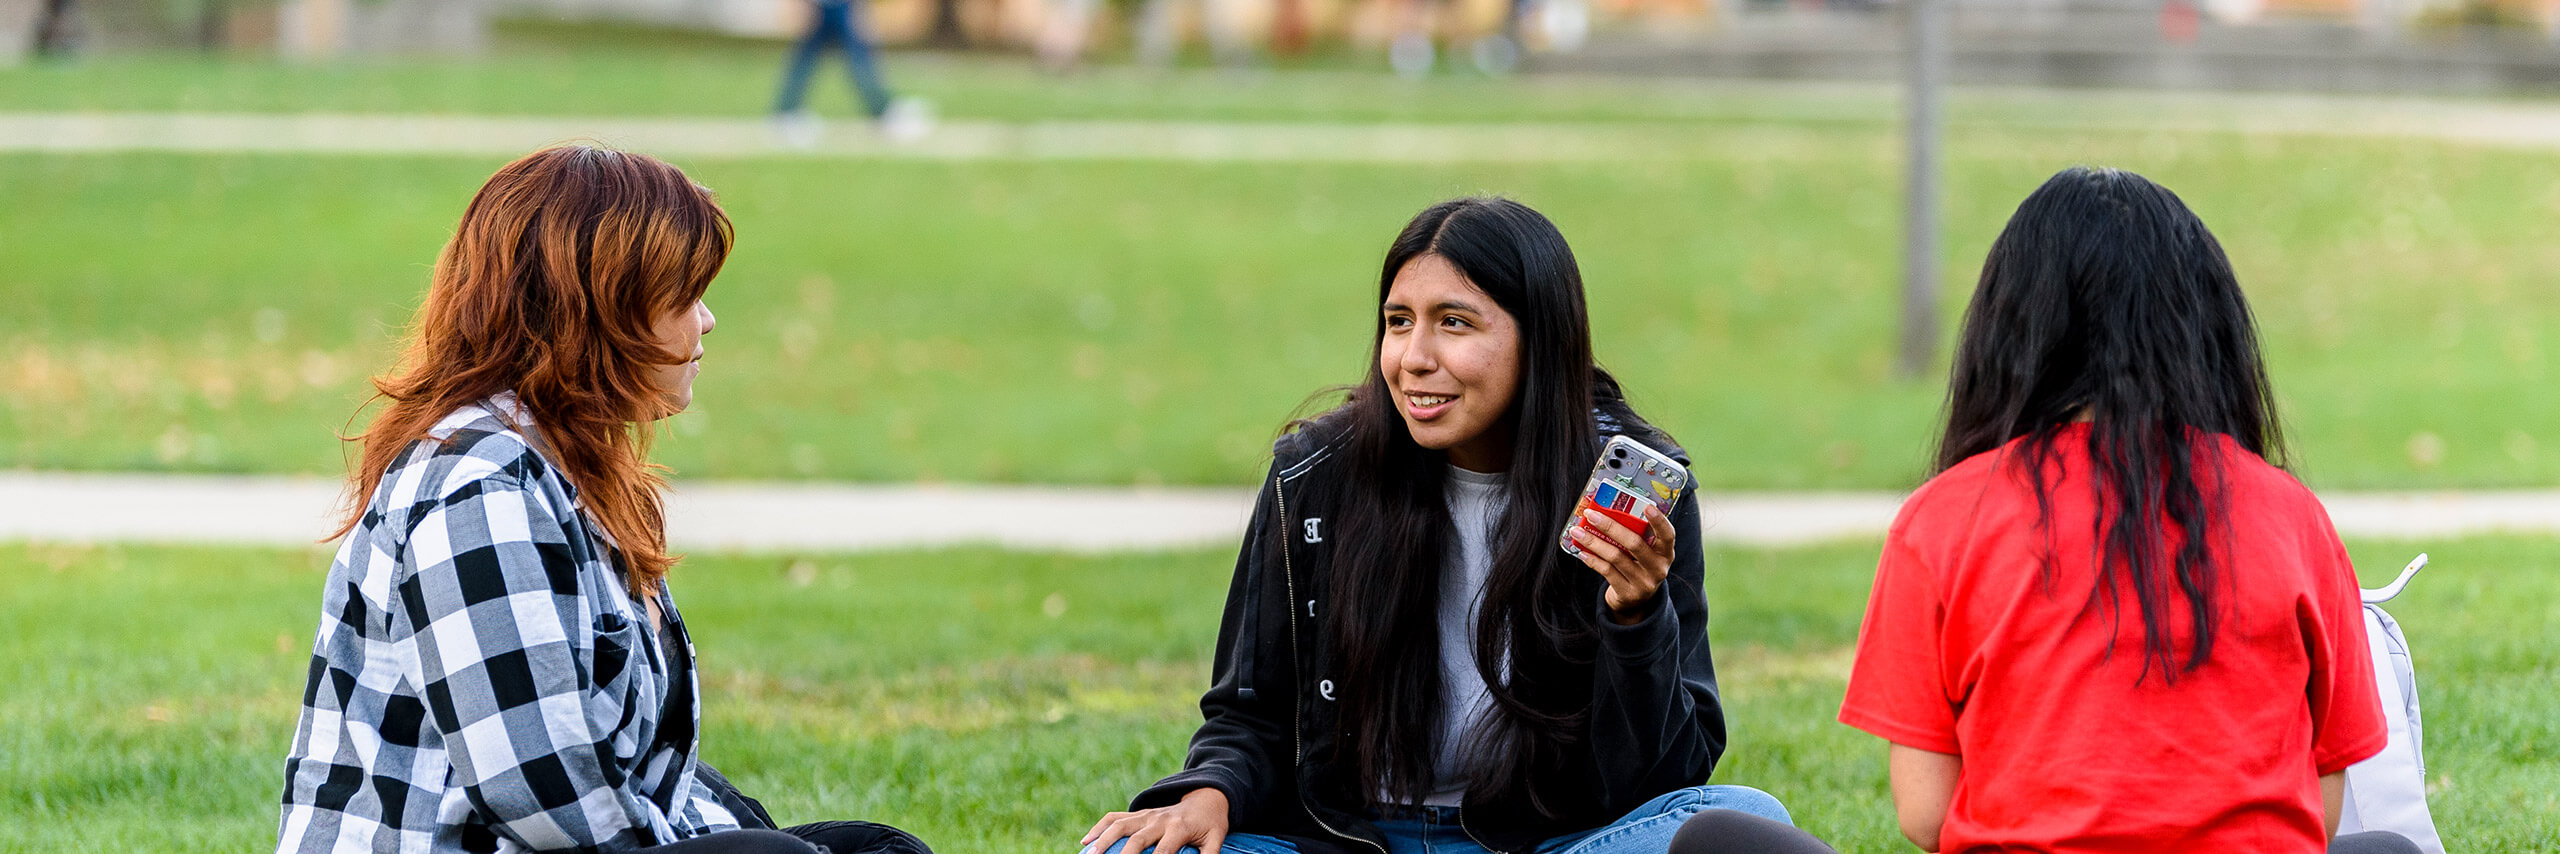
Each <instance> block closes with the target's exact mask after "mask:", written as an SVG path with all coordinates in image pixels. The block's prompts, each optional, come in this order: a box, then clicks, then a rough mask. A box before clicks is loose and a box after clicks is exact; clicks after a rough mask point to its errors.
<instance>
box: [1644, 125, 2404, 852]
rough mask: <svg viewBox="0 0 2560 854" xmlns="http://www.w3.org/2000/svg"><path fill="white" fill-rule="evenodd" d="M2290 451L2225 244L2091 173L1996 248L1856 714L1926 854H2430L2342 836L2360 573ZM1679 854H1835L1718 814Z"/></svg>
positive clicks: (2357, 657) (1909, 515) (2067, 184)
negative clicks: (1880, 752)
mask: <svg viewBox="0 0 2560 854" xmlns="http://www.w3.org/2000/svg"><path fill="white" fill-rule="evenodd" d="M2283 446H2284V442H2283V438H2282V434H2281V431H2279V429H2278V427H2277V423H2276V412H2275V403H2274V396H2273V392H2272V391H2271V390H2270V389H2269V387H2268V384H2267V378H2266V371H2265V369H2264V367H2263V366H2262V361H2261V360H2260V358H2259V354H2258V342H2257V331H2256V323H2255V321H2254V320H2253V319H2252V318H2251V316H2250V312H2249V305H2248V301H2247V300H2246V299H2244V298H2243V297H2242V296H2241V293H2240V284H2239V281H2238V279H2237V278H2236V277H2235V276H2233V274H2232V271H2231V264H2230V262H2229V261H2228V260H2227V259H2225V258H2224V256H2223V253H2222V247H2221V245H2220V244H2219V243H2217V242H2216V241H2215V240H2214V238H2213V234H2212V232H2210V231H2207V230H2206V229H2205V226H2204V223H2203V222H2202V221H2200V220H2198V219H2197V218H2196V215H2195V214H2194V213H2193V212H2191V211H2189V210H2188V209H2187V207H2186V205H2185V204H2184V203H2182V202H2180V201H2179V199H2178V197H2177V195H2176V194H2173V193H2171V192H2169V191H2168V190H2167V189H2165V188H2163V187H2161V186H2160V185H2158V184H2154V183H2152V182H2150V181H2148V180H2145V179H2144V178H2143V177H2142V176H2139V175H2135V174H2133V173H2130V172H2123V171H2118V170H2113V169H2089V168H2072V169H2065V170H2063V171H2062V172H2061V173H2059V174H2056V175H2054V176H2053V177H2052V178H2051V179H2049V180H2047V181H2046V182H2045V183H2044V186H2042V187H2040V188H2038V189H2037V190H2036V191H2035V193H2034V194H2032V195H2030V196H2028V197H2027V200H2026V201H2025V202H2024V203H2023V204H2020V205H2019V206H2018V211H2017V213H2016V214H2015V215H2014V216H2012V217H2011V218H2010V220H2009V224H2008V227H2007V228H2006V230H2004V231H2002V232H2001V234H2000V237H1999V239H1998V240H1997V241H1996V242H1995V243H1993V244H1992V247H1991V255H1990V258H1989V259H1988V260H1987V261H1986V262H1985V263H1984V264H1983V269H1982V280H1981V284H1980V285H1979V286H1978V287H1977V289H1976V290H1975V291H1974V296H1973V305H1972V307H1971V308H1970V309H1968V310H1967V312H1966V316H1965V324H1964V335H1963V339H1962V341H1961V342H1960V344H1959V345H1958V347H1957V350H1956V358H1955V367H1954V372H1953V376H1952V377H1951V378H1950V381H1949V383H1948V388H1947V427H1946V433H1945V434H1944V437H1943V438H1942V439H1941V440H1940V442H1939V445H1938V460H1937V472H1936V476H1935V477H1933V478H1931V479H1930V481H1929V482H1928V483H1927V484H1926V485H1923V486H1922V487H1920V489H1919V491H1917V492H1915V493H1913V494H1912V496H1911V498H1910V499H1909V501H1907V502H1906V503H1905V504H1904V505H1903V508H1902V513H1901V517H1900V518H1899V519H1897V520H1895V522H1894V525H1893V528H1892V530H1891V532H1890V533H1889V534H1888V535H1887V536H1886V539H1885V547H1884V555H1883V558H1882V559H1881V561H1880V562H1879V563H1878V566H1877V569H1876V579H1875V588H1874V592H1873V594H1872V595H1871V596H1870V597H1869V599H1868V601H1867V614H1866V623H1865V625H1864V627H1863V628H1862V629H1861V631H1860V633H1859V637H1858V652H1857V661H1856V664H1855V666H1854V667H1853V669H1852V671H1851V674H1850V677H1849V691H1848V697H1847V699H1846V700H1845V701H1844V702H1843V703H1842V704H1841V710H1840V720H1841V722H1843V723H1846V724H1848V725H1850V726H1853V727H1856V728H1858V729H1862V730H1865V731H1867V732H1869V733H1872V734H1874V735H1876V736H1878V737H1881V738H1883V739H1884V740H1886V741H1887V742H1889V743H1890V744H1891V747H1890V748H1889V753H1890V758H1889V761H1888V764H1889V766H1890V775H1891V778H1892V786H1893V801H1894V811H1895V813H1896V817H1897V818H1898V819H1899V821H1900V824H1901V827H1902V832H1903V834H1904V835H1905V836H1907V837H1909V838H1910V840H1911V842H1912V843H1913V844H1915V845H1918V846H1919V847H1920V848H1921V849H1922V850H1924V851H1947V852H1988V851H2052V852H2160V851H2249V852H2264V854H2277V853H2278V852H2302V854H2314V853H2315V852H2319V851H2322V850H2323V849H2324V848H2325V849H2326V850H2329V851H2335V852H2346V851H2357V852H2390V851H2411V852H2414V851H2415V850H2416V849H2415V848H2414V847H2410V846H2409V843H2408V841H2407V840H2405V839H2402V838H2400V837H2397V836H2393V835H2390V834H2373V833H2365V834H2354V835H2351V836H2348V837H2340V838H2338V839H2336V840H2334V841H2333V840H2331V839H2330V835H2331V834H2332V833H2334V832H2335V830H2336V827H2337V819H2338V792H2339V788H2340V785H2341V780H2342V779H2343V774H2344V771H2345V769H2346V767H2347V766H2348V765H2349V764H2352V763H2354V762H2356V761H2358V760H2361V759H2364V758H2365V757H2368V756H2371V755H2373V754H2374V753H2375V752H2376V751H2378V750H2380V749H2381V748H2382V745H2383V741H2384V739H2385V734H2384V729H2383V719H2382V708H2381V703H2380V701H2379V700H2378V699H2377V697H2376V695H2375V692H2374V685H2373V670H2372V666H2371V663H2370V660H2369V659H2367V658H2366V651H2365V650H2366V647H2365V637H2364V620H2363V613H2362V610H2361V606H2360V604H2359V599H2358V597H2357V590H2356V577H2355V569H2354V567H2353V566H2351V565H2350V564H2349V563H2348V559H2347V552H2346V549H2345V548H2344V547H2342V546H2341V545H2339V543H2338V535H2337V532H2336V530H2335V529H2333V528H2332V527H2331V526H2330V524H2329V517H2328V515H2327V513H2326V512H2325V511H2324V510H2323V509H2322V508H2321V505H2320V502H2319V500H2318V499H2317V498H2315V497H2313V496H2312V494H2311V491H2310V490H2308V489H2306V488H2304V487H2303V485H2302V484H2301V483H2300V482H2299V481H2296V480H2294V478H2293V476H2292V475H2290V474H2287V473H2286V472H2285V471H2284V470H2283V469H2281V468H2278V467H2277V465H2276V464H2275V463H2273V462H2270V461H2271V460H2280V459H2281V458H2282V448H2283ZM1672 850H1673V852H1674V854H1710V852H1722V851H1734V852H1740V851H1751V852H1755V854H1773V852H1796V851H1828V850H1829V849H1828V848H1825V847H1822V845H1821V844H1820V843H1818V842H1814V841H1812V840H1811V838H1810V837H1806V836H1804V835H1802V834H1801V833H1799V832H1797V831H1794V830H1792V829H1788V828H1773V827H1768V826H1766V825H1765V824H1763V823H1760V822H1758V821H1756V820H1754V819H1752V818H1750V817H1748V816H1739V815H1734V814H1730V813H1708V814H1702V815H1700V816H1699V817H1698V818H1697V819H1696V820H1695V821H1694V822H1693V823H1692V824H1691V826H1690V827H1689V828H1687V829H1684V830H1683V831H1682V833H1681V834H1680V837H1679V839H1678V841H1677V842H1676V843H1675V844H1674V846H1673V848H1672Z"/></svg>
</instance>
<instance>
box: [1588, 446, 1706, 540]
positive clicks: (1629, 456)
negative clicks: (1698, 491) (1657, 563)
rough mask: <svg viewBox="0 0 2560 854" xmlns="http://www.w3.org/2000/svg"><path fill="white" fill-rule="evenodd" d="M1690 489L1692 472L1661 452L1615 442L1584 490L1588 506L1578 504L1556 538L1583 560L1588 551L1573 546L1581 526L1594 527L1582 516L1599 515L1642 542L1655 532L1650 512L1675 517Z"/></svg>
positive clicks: (1602, 451)
mask: <svg viewBox="0 0 2560 854" xmlns="http://www.w3.org/2000/svg"><path fill="white" fill-rule="evenodd" d="M1688 486H1689V470H1688V469H1687V468H1684V467H1682V466H1681V465H1680V463H1679V462H1677V461H1675V460H1673V459H1671V458H1670V457H1666V456H1663V455H1662V453H1661V452H1659V451H1655V450H1654V449H1652V448H1648V447H1645V446H1644V443H1642V442H1638V441H1636V440H1634V439H1629V438H1627V437H1625V436H1612V437H1610V438H1609V443H1608V444H1606V445H1603V446H1601V447H1600V461H1599V462H1598V463H1595V464H1593V465H1592V466H1591V481H1590V482H1589V483H1586V484H1584V485H1583V487H1582V500H1580V501H1576V502H1574V505H1573V519H1572V520H1570V521H1568V522H1566V523H1565V529H1564V532H1563V533H1561V534H1558V535H1557V536H1556V541H1557V543H1558V544H1559V545H1562V546H1564V550H1565V553H1566V554H1570V555H1573V556H1575V557H1581V556H1582V547H1580V546H1577V545H1574V543H1573V529H1574V528H1575V527H1576V526H1580V527H1585V528H1588V527H1590V524H1589V523H1588V522H1586V521H1584V519H1583V515H1582V511H1585V510H1598V511H1600V513H1601V514H1602V515H1605V516H1607V517H1609V518H1610V519H1613V520H1616V521H1617V523H1618V524H1621V525H1625V526H1627V530H1630V531H1634V532H1635V533H1636V536H1639V537H1641V536H1644V532H1645V530H1646V529H1648V528H1651V527H1653V525H1652V523H1650V522H1647V521H1645V518H1644V511H1645V510H1647V509H1653V508H1660V509H1661V510H1662V511H1663V512H1664V513H1669V512H1671V511H1670V508H1672V507H1675V506H1678V505H1679V503H1680V491H1681V490H1683V489H1685V488H1687V487H1688Z"/></svg>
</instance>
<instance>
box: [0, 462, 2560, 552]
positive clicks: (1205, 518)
mask: <svg viewBox="0 0 2560 854" xmlns="http://www.w3.org/2000/svg"><path fill="white" fill-rule="evenodd" d="M339 497H340V492H339V484H338V483H337V482H336V481H331V480H323V479H318V478H294V477H263V476H260V477H232V476H189V475H135V474H56V473H25V472H8V473H0V541H13V540H15V541H44V542H74V543H89V542H159V543H206V544H229V545H262V546H307V545H312V544H313V543H315V542H317V541H319V540H320V539H321V538H322V537H324V536H326V535H327V534H328V533H329V531H330V527H331V526H330V520H331V519H332V518H333V514H334V512H335V508H336V507H337V506H338V501H339ZM1253 498H1254V496H1253V494H1252V492H1251V491H1250V490H1248V489H1241V488H1188V489H1185V488H1168V489H1115V488H1081V487H1037V486H1025V487H1004V488H994V489H967V490H963V489H947V488H941V487H933V486H853V485H801V484H753V483H684V484H679V485H678V486H677V488H676V489H675V491H674V493H673V494H672V496H671V497H670V498H669V501H668V514H667V515H668V519H667V529H668V534H669V537H670V538H671V539H672V540H673V541H674V544H675V546H676V548H678V549H680V550H693V551H749V552H775V551H780V552H794V551H859V550H870V549H886V548H914V547H925V546H944V545H960V544H988V545H997V546H1003V547H1007V548H1017V549H1056V550H1065V551H1082V552H1097V551H1112V550H1125V549H1163V548H1184V547H1197V546H1220V545H1231V544H1233V543H1234V542H1235V540H1236V538H1237V536H1239V535H1240V534H1241V533H1242V532H1243V530H1244V523H1245V520H1246V517H1247V516H1248V515H1250V514H1251V512H1252V507H1253ZM2325 499H2326V501H2327V502H2328V505H2329V512H2330V515H2331V517H2332V518H2334V519H2335V520H2336V521H2337V524H2338V529H2339V530H2340V531H2341V532H2343V533H2345V534H2346V535H2348V536H2354V537H2379V538H2392V539H2434V538H2446V537H2457V536H2463V535H2467V534H2476V533H2488V532H2499V531H2506V532H2527V533H2541V534H2560V491H2544V492H2439V493H2337V494H2331V495H2328V496H2325ZM1900 504H1901V496H1900V495H1898V494H1893V493H1751V492H1735V493H1711V494H1710V495H1709V497H1708V499H1707V502H1706V514H1707V529H1706V531H1705V532H1704V535H1705V536H1706V538H1707V540H1708V541H1709V542H1714V543H1725V544H1742V545H1761V546H1769V545H1796V544H1804V543H1815V542H1824V541H1830V540H1840V539H1869V538H1875V537H1880V536H1882V535H1883V534H1884V530H1885V527H1886V526H1887V525H1889V524H1891V523H1892V521H1893V515H1894V511H1895V509H1896V508H1897V507H1899V506H1900Z"/></svg>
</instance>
